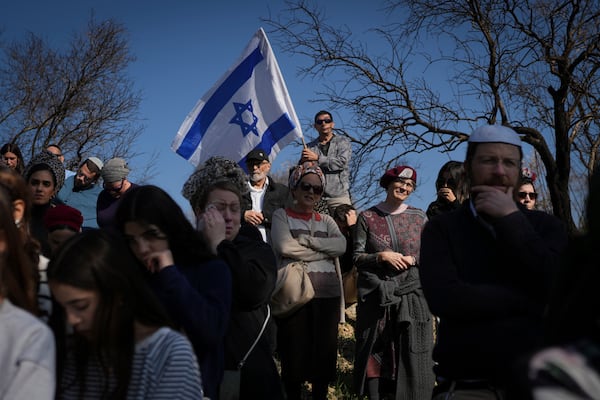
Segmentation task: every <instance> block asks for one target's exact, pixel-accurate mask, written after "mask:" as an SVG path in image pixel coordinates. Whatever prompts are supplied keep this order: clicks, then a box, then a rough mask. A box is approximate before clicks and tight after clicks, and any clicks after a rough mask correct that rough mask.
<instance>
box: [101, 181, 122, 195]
mask: <svg viewBox="0 0 600 400" xmlns="http://www.w3.org/2000/svg"><path fill="white" fill-rule="evenodd" d="M124 183H125V179H121V184H120V185H119V186H117V187H114V186H108V184H107V183H106V182H104V184H103V185H102V187H103V188H104V190H106V191H107V192H112V193H118V192H120V191H121V190H122V189H123V184H124Z"/></svg>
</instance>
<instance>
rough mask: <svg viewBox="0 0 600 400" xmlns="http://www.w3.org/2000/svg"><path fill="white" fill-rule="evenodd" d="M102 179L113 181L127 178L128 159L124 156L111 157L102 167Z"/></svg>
mask: <svg viewBox="0 0 600 400" xmlns="http://www.w3.org/2000/svg"><path fill="white" fill-rule="evenodd" d="M101 175H102V179H104V182H107V183H113V182H118V181H120V180H123V179H125V178H127V175H129V166H128V165H127V161H125V160H124V159H122V158H119V157H115V158H111V159H110V160H108V161H107V162H106V164H104V166H103V167H102V172H101Z"/></svg>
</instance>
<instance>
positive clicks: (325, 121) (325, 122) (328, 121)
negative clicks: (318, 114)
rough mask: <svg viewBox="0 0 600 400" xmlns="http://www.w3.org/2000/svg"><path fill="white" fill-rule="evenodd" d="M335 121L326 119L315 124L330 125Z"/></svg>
mask: <svg viewBox="0 0 600 400" xmlns="http://www.w3.org/2000/svg"><path fill="white" fill-rule="evenodd" d="M332 121H333V120H332V119H329V118H326V119H318V120H316V121H315V124H317V125H323V124H330V123H331V122H332Z"/></svg>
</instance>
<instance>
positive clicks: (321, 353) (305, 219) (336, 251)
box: [271, 162, 346, 400]
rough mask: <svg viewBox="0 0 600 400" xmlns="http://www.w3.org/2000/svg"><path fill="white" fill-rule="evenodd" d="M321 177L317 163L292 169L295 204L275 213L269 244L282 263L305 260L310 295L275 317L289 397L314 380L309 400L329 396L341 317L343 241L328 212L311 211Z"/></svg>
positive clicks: (296, 396) (318, 196) (322, 181)
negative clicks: (286, 313)
mask: <svg viewBox="0 0 600 400" xmlns="http://www.w3.org/2000/svg"><path fill="white" fill-rule="evenodd" d="M324 186H325V177H324V175H323V172H322V171H321V169H320V168H319V167H318V166H317V165H316V163H312V162H306V163H304V164H302V165H297V166H296V167H294V168H293V170H292V171H291V173H290V177H289V188H290V191H291V195H292V199H293V205H292V206H291V207H290V208H285V209H283V208H280V209H279V210H277V211H275V212H274V213H273V225H272V228H271V236H272V245H273V250H274V251H275V254H276V256H277V257H278V261H279V263H280V264H279V265H280V267H283V266H285V265H286V264H288V263H289V262H293V261H305V262H306V265H307V268H306V269H307V271H308V275H309V277H310V280H311V283H312V286H313V288H314V292H315V295H314V298H313V299H312V300H310V301H309V302H308V303H306V304H305V305H303V306H302V307H300V308H299V309H298V310H297V311H295V312H294V313H293V314H291V315H289V316H285V317H281V318H278V319H277V327H278V332H277V344H278V351H279V356H280V358H281V375H282V379H283V383H284V386H285V390H286V392H287V398H288V399H290V400H292V399H294V400H295V399H300V394H301V388H302V384H303V382H305V381H309V382H311V383H312V398H313V399H319V400H323V399H326V398H327V387H328V384H329V382H332V381H334V380H335V378H336V360H337V335H338V323H339V321H340V316H341V311H342V312H343V310H341V303H342V302H341V294H342V292H341V276H339V273H340V272H339V268H336V258H337V257H338V256H341V255H342V254H344V252H345V251H346V239H345V238H344V236H343V235H342V233H341V232H340V230H339V228H338V226H337V224H336V222H335V221H334V220H333V218H331V217H330V216H329V215H324V214H320V213H317V212H314V211H313V208H314V205H315V203H317V202H318V201H319V200H320V199H321V195H322V194H323V187H324Z"/></svg>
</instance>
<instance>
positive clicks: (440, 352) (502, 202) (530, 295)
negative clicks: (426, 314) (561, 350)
mask: <svg viewBox="0 0 600 400" xmlns="http://www.w3.org/2000/svg"><path fill="white" fill-rule="evenodd" d="M522 156H523V153H522V150H521V140H520V138H519V136H518V135H517V133H516V132H515V131H513V130H512V129H510V128H507V127H504V126H498V125H486V126H483V127H480V128H478V129H476V130H475V131H474V132H473V134H472V135H471V137H470V138H469V144H468V148H467V156H466V160H465V172H466V174H467V179H468V180H469V185H470V192H471V193H470V199H469V200H468V201H465V202H464V203H463V204H462V206H461V207H460V208H459V209H458V210H457V211H455V212H452V213H446V214H443V215H440V216H438V217H436V218H433V219H431V220H430V221H429V222H428V223H427V225H426V226H425V228H424V230H423V234H422V239H421V257H420V259H421V265H420V277H421V283H422V286H423V292H424V294H425V297H426V299H427V302H428V304H429V307H430V309H431V311H432V313H433V314H434V315H436V316H438V317H439V318H440V324H439V329H438V333H437V343H436V346H435V348H434V353H433V358H434V361H435V362H436V366H435V368H434V369H435V373H436V376H437V381H438V385H437V386H436V389H435V394H434V399H438V398H445V397H444V396H446V395H448V394H451V395H450V397H452V399H454V400H460V399H465V398H469V399H501V398H505V397H501V396H504V395H505V394H506V392H507V389H509V388H510V386H511V385H510V374H511V371H513V367H514V365H515V362H517V361H518V360H519V359H520V358H521V357H522V356H524V355H526V354H528V353H529V352H531V351H533V350H535V349H536V348H537V347H538V346H539V345H540V344H541V339H542V336H541V334H542V332H541V329H542V315H543V312H544V309H545V307H546V304H547V302H548V294H549V291H550V287H551V284H552V281H553V279H554V277H555V273H556V270H557V267H558V262H559V256H560V254H561V253H562V251H563V249H564V248H565V246H566V243H567V236H566V232H565V230H564V227H563V225H562V224H561V222H560V221H559V220H558V219H557V218H555V217H553V216H551V215H548V214H546V213H543V212H538V211H531V210H526V209H525V208H524V207H520V206H519V205H518V204H517V203H516V202H515V201H514V198H513V191H514V190H515V187H516V185H517V183H518V179H519V174H520V171H521V160H522ZM468 396H470V397H468ZM507 398H510V397H507Z"/></svg>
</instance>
